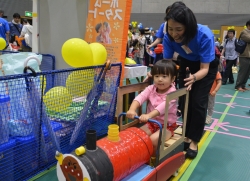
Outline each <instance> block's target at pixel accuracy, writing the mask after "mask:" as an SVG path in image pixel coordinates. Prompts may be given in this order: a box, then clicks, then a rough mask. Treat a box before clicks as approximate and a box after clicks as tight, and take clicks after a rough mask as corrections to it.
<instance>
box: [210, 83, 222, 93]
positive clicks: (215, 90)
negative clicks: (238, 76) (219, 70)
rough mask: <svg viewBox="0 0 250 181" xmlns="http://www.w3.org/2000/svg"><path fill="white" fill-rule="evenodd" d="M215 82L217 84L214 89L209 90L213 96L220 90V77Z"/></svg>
mask: <svg viewBox="0 0 250 181" xmlns="http://www.w3.org/2000/svg"><path fill="white" fill-rule="evenodd" d="M216 82H217V85H216V87H215V89H214V91H213V92H211V95H212V96H215V95H216V93H217V92H218V91H219V90H220V87H221V79H218V80H217V81H216Z"/></svg>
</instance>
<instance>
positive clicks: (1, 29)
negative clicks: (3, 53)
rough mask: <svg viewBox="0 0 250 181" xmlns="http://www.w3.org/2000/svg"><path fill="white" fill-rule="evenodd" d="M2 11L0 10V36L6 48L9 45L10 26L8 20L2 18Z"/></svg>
mask: <svg viewBox="0 0 250 181" xmlns="http://www.w3.org/2000/svg"><path fill="white" fill-rule="evenodd" d="M3 15H4V11H3V10H0V37H1V38H3V39H4V40H5V41H6V47H5V48H4V49H6V48H7V47H8V45H9V34H10V27H9V24H8V22H7V21H6V20H5V19H4V18H3Z"/></svg>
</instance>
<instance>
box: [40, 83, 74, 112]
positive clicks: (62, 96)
mask: <svg viewBox="0 0 250 181" xmlns="http://www.w3.org/2000/svg"><path fill="white" fill-rule="evenodd" d="M43 101H44V103H45V106H46V107H47V108H48V109H49V110H51V111H55V112H63V111H65V110H67V108H68V107H69V106H70V105H71V103H72V96H71V95H70V93H69V92H68V90H67V89H66V88H65V87H62V86H58V87H54V88H52V89H50V90H49V91H48V92H47V93H46V94H45V96H44V97H43Z"/></svg>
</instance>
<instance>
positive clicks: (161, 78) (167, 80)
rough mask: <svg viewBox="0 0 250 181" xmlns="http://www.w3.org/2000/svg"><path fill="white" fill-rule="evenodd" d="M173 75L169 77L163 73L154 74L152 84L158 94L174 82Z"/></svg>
mask: <svg viewBox="0 0 250 181" xmlns="http://www.w3.org/2000/svg"><path fill="white" fill-rule="evenodd" d="M174 79H175V77H171V76H169V75H165V74H156V75H154V84H155V86H156V88H157V92H158V93H160V94H163V93H165V92H166V91H167V90H168V89H169V87H170V85H171V84H172V83H173V82H174Z"/></svg>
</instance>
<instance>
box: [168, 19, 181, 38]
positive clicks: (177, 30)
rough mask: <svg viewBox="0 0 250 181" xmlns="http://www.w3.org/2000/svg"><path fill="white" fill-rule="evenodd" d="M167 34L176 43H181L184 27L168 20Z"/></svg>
mask: <svg viewBox="0 0 250 181" xmlns="http://www.w3.org/2000/svg"><path fill="white" fill-rule="evenodd" d="M168 33H169V35H170V36H171V37H172V38H173V39H174V41H175V42H176V43H181V41H182V40H183V35H184V33H185V26H184V25H183V24H181V23H178V22H177V21H174V20H172V19H169V20H168Z"/></svg>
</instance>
